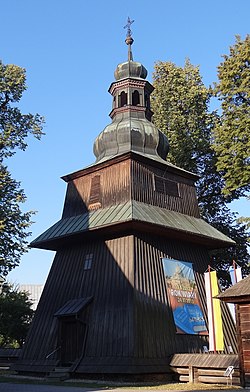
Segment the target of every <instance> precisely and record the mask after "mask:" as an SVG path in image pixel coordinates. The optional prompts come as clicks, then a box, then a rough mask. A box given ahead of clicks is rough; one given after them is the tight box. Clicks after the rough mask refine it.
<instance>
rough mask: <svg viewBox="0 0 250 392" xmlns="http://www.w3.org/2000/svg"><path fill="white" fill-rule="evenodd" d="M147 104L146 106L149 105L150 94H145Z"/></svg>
mask: <svg viewBox="0 0 250 392" xmlns="http://www.w3.org/2000/svg"><path fill="white" fill-rule="evenodd" d="M145 106H146V108H148V107H149V96H148V94H145Z"/></svg>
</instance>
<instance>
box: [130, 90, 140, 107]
mask: <svg viewBox="0 0 250 392" xmlns="http://www.w3.org/2000/svg"><path fill="white" fill-rule="evenodd" d="M132 105H133V106H137V105H140V94H139V92H138V91H137V90H135V91H134V92H133V93H132Z"/></svg>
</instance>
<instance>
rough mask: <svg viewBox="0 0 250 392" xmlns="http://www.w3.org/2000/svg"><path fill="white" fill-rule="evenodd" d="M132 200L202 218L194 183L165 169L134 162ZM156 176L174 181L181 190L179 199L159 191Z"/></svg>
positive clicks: (132, 163)
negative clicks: (155, 182) (156, 186)
mask: <svg viewBox="0 0 250 392" xmlns="http://www.w3.org/2000/svg"><path fill="white" fill-rule="evenodd" d="M131 165H132V183H133V188H132V189H133V193H132V198H133V199H134V200H137V201H139V202H142V203H146V204H152V205H156V206H159V207H163V208H166V209H168V210H172V211H177V212H180V213H182V214H186V215H191V216H195V217H197V218H199V217H200V214H199V208H198V203H197V196H196V191H195V187H194V183H193V181H191V180H188V179H186V178H184V177H181V176H177V175H174V174H172V173H169V172H167V171H164V170H163V169H160V168H156V167H151V166H146V165H144V164H142V163H140V162H137V161H132V162H131ZM154 175H156V176H158V177H160V178H162V179H167V180H170V181H173V182H174V183H176V184H177V186H178V189H179V197H177V196H172V195H170V194H168V193H167V192H166V193H163V192H159V191H157V189H156V188H155V184H154Z"/></svg>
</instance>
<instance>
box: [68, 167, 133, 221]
mask: <svg viewBox="0 0 250 392" xmlns="http://www.w3.org/2000/svg"><path fill="white" fill-rule="evenodd" d="M130 172H131V170H130V161H129V160H127V161H124V162H119V163H117V164H114V165H113V166H109V167H106V168H105V169H99V170H96V171H94V172H93V173H90V174H86V175H83V176H82V177H79V178H76V179H74V180H72V181H70V182H69V183H68V186H67V193H66V199H65V205H64V210H63V218H67V217H70V216H75V215H80V214H82V213H84V212H86V211H88V206H89V204H90V203H91V185H92V184H93V181H95V177H99V180H100V190H99V193H100V200H99V201H100V204H101V207H102V208H106V207H108V206H110V205H116V204H120V203H124V202H126V201H128V200H130V198H131V185H130V184H131V178H130ZM95 202H98V200H97V199H96V198H95Z"/></svg>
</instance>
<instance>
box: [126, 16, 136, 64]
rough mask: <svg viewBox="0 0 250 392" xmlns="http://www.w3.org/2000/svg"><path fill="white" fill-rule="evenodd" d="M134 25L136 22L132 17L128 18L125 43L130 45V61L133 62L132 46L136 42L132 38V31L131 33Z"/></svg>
mask: <svg viewBox="0 0 250 392" xmlns="http://www.w3.org/2000/svg"><path fill="white" fill-rule="evenodd" d="M132 23H134V20H131V19H130V17H128V20H127V24H126V26H124V29H127V37H126V39H125V42H126V44H127V45H128V61H133V55H132V51H131V45H132V44H133V42H134V40H133V38H132V31H131V25H132Z"/></svg>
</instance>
